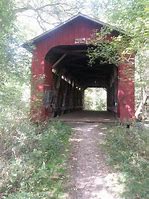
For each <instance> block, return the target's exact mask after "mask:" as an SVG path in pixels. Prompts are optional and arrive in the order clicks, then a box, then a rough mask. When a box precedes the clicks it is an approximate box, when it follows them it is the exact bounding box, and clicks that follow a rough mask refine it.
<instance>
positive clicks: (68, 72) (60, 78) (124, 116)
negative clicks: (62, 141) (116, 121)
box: [24, 14, 134, 121]
mask: <svg viewBox="0 0 149 199" xmlns="http://www.w3.org/2000/svg"><path fill="white" fill-rule="evenodd" d="M105 26H108V25H107V24H104V23H103V22H100V21H97V20H94V19H91V18H90V17H88V16H85V15H82V14H79V15H77V16H75V17H73V18H71V19H70V20H68V21H66V22H65V23H64V24H62V25H60V26H58V27H56V28H55V29H53V30H51V31H49V32H46V33H44V34H42V35H40V36H38V37H36V38H34V39H33V40H31V41H29V42H27V43H26V44H24V47H25V48H27V49H29V50H30V51H32V53H33V60H32V80H31V83H32V89H31V90H32V91H31V117H32V119H33V120H35V121H42V120H45V119H46V118H51V117H56V116H61V115H63V114H67V113H70V112H73V111H75V112H76V111H79V114H80V110H83V98H84V90H85V89H86V88H88V87H96V88H104V89H106V91H107V112H109V113H112V114H113V115H115V116H117V117H118V118H120V120H122V121H123V120H130V119H131V118H133V117H134V81H133V80H132V79H129V78H128V77H127V73H126V70H132V69H133V70H132V71H134V68H133V67H134V64H133V63H132V62H131V63H128V62H127V63H122V64H120V65H119V66H115V65H113V64H107V63H105V64H103V62H101V61H102V58H100V59H98V60H96V62H95V63H94V65H92V66H90V65H89V58H88V55H87V50H88V47H89V41H90V39H91V37H92V35H93V34H94V33H95V32H96V30H100V29H101V28H102V27H105ZM112 34H113V35H112V36H118V34H119V32H118V31H117V30H115V29H113V32H112ZM99 98H100V96H99ZM106 114H107V113H106ZM75 115H76V113H75ZM70 116H71V115H70ZM97 117H98V116H97Z"/></svg>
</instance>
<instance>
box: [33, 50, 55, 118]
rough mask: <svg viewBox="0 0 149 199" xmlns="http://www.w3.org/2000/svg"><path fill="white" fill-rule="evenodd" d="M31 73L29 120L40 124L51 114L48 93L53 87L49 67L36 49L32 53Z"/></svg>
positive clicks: (49, 93) (49, 95)
mask: <svg viewBox="0 0 149 199" xmlns="http://www.w3.org/2000/svg"><path fill="white" fill-rule="evenodd" d="M31 72H32V79H31V119H32V120H33V121H34V122H40V121H43V120H45V119H46V117H49V116H50V114H51V107H50V103H49V100H50V99H51V97H52V96H51V95H52V92H50V91H52V87H53V75H52V68H51V65H50V64H49V63H47V62H46V61H45V58H44V56H43V55H42V54H41V53H40V52H38V51H37V50H36V49H35V51H34V53H33V59H32V68H31Z"/></svg>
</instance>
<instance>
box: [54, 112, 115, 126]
mask: <svg viewBox="0 0 149 199" xmlns="http://www.w3.org/2000/svg"><path fill="white" fill-rule="evenodd" d="M55 119H56V120H59V121H63V122H89V123H96V122H97V123H115V122H118V119H117V118H116V117H114V116H113V114H112V113H110V112H107V111H75V112H71V113H67V114H64V115H62V116H60V117H56V118H53V120H55Z"/></svg>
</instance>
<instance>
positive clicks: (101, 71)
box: [45, 44, 118, 117]
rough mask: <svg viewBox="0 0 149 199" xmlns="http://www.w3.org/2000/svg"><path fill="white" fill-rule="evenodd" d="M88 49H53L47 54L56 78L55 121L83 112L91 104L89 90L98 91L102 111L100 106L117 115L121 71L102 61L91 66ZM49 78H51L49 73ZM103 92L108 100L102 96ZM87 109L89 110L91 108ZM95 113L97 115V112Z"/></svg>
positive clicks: (82, 47)
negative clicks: (88, 98)
mask: <svg viewBox="0 0 149 199" xmlns="http://www.w3.org/2000/svg"><path fill="white" fill-rule="evenodd" d="M88 48H89V46H88V45H85V44H81V45H80V44H79V45H68V46H66V45H61V46H56V47H54V48H52V49H51V50H50V51H49V52H48V53H47V55H46V57H45V59H46V62H47V63H48V64H49V67H51V70H52V74H53V75H52V76H53V77H52V78H53V81H52V82H53V85H52V92H51V97H50V100H49V103H50V107H51V109H52V113H53V117H57V116H62V115H64V114H67V113H70V112H76V111H79V112H80V111H83V110H84V104H86V103H87V100H86V97H87V95H86V92H87V91H89V89H90V90H93V91H95V90H94V89H96V91H97V93H96V98H98V99H99V100H98V99H97V100H96V102H95V103H99V106H100V102H101V100H103V107H102V109H101V107H98V106H97V107H98V108H99V111H101V110H103V111H106V112H107V113H112V114H113V115H117V79H118V77H117V67H116V66H115V65H113V64H109V63H106V61H105V60H103V58H102V57H99V58H98V59H97V60H96V61H95V63H94V64H93V65H90V64H89V56H88ZM46 78H49V77H48V73H47V74H46ZM103 88H104V92H103V93H104V94H102V95H103V96H104V99H103V96H102V95H101V93H100V91H101V89H103ZM99 90H100V91H99ZM93 93H94V92H93ZM84 94H85V98H84ZM92 97H93V95H92ZM84 100H85V101H84ZM93 107H94V104H93ZM98 108H97V110H98ZM85 109H88V108H87V104H86V105H85ZM93 109H94V111H97V110H96V108H93Z"/></svg>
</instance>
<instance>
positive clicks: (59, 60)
mask: <svg viewBox="0 0 149 199" xmlns="http://www.w3.org/2000/svg"><path fill="white" fill-rule="evenodd" d="M66 55H67V54H66V53H65V54H63V55H62V56H61V57H60V58H59V59H58V60H57V61H56V62H55V63H54V64H53V66H52V68H55V67H56V66H57V64H59V63H60V62H61V61H62V60H63V59H64V58H65V57H66Z"/></svg>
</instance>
